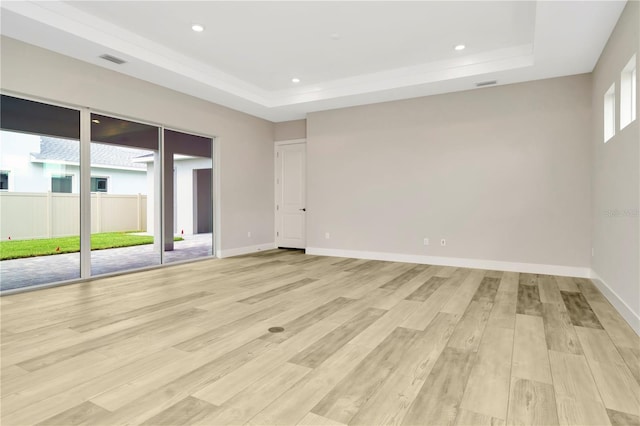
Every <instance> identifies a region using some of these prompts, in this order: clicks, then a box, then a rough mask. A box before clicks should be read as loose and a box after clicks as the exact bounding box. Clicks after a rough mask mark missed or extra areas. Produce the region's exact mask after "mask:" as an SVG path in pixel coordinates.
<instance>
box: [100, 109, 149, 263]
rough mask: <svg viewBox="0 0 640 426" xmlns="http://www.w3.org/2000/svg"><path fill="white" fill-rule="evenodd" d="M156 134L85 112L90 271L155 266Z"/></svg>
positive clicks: (147, 128)
mask: <svg viewBox="0 0 640 426" xmlns="http://www.w3.org/2000/svg"><path fill="white" fill-rule="evenodd" d="M159 135H160V133H159V128H158V127H154V126H150V125H146V124H141V123H136V122H133V121H128V120H123V119H119V118H113V117H108V116H104V115H99V114H91V275H100V274H106V273H112V272H118V271H125V270H130V269H137V268H142V267H146V266H153V265H158V264H160V244H159V240H160V238H159V235H160V226H161V224H160V215H159V214H160V208H159V206H160V202H159V199H158V194H159V182H160V177H159V176H160V170H159V164H160V155H159V152H160V151H159V145H160V144H159Z"/></svg>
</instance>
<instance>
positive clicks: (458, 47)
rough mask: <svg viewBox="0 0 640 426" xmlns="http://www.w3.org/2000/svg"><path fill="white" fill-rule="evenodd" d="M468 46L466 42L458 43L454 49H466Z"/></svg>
mask: <svg viewBox="0 0 640 426" xmlns="http://www.w3.org/2000/svg"><path fill="white" fill-rule="evenodd" d="M465 47H467V46H465V45H464V44H456V45H455V47H454V49H455V50H464V48H465Z"/></svg>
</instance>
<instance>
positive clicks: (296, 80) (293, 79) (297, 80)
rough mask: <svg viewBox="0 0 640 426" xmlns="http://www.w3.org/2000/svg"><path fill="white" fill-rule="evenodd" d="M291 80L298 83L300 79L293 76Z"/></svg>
mask: <svg viewBox="0 0 640 426" xmlns="http://www.w3.org/2000/svg"><path fill="white" fill-rule="evenodd" d="M291 82H292V83H300V79H299V78H295V77H294V78H292V79H291Z"/></svg>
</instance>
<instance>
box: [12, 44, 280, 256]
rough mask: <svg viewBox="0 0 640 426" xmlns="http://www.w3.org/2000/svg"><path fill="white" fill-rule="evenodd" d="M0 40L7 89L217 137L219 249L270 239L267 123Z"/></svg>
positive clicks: (270, 132)
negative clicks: (249, 235) (248, 234)
mask: <svg viewBox="0 0 640 426" xmlns="http://www.w3.org/2000/svg"><path fill="white" fill-rule="evenodd" d="M1 42H2V49H1V51H0V55H1V57H0V59H1V61H0V62H1V68H0V71H1V73H2V81H1V82H0V84H1V87H2V89H4V90H5V91H10V92H13V93H18V94H25V95H31V96H37V97H41V98H44V99H49V100H54V101H58V102H63V103H70V104H73V105H81V106H88V107H91V108H93V109H95V110H97V111H101V112H110V113H115V114H119V115H123V116H127V117H136V118H138V119H140V120H145V121H149V122H155V123H161V124H164V125H166V126H168V127H171V128H175V129H182V130H186V131H188V132H193V133H198V134H203V135H210V136H216V137H217V138H216V143H217V144H219V161H220V168H219V173H220V180H219V185H220V200H221V202H220V208H221V211H220V222H221V227H222V229H221V246H219V247H217V249H218V250H220V249H222V250H231V249H236V248H241V247H247V246H254V245H261V244H262V245H265V244H271V243H273V241H274V217H273V214H274V212H273V199H274V192H273V191H274V188H273V179H272V176H273V140H274V133H273V132H274V129H273V123H271V122H269V121H266V120H262V119H259V118H256V117H252V116H250V115H247V114H244V113H240V112H238V111H234V110H231V109H228V108H225V107H222V106H219V105H215V104H212V103H210V102H207V101H204V100H200V99H197V98H194V97H191V96H187V95H184V94H181V93H178V92H175V91H172V90H169V89H166V88H163V87H160V86H157V85H154V84H151V83H148V82H145V81H142V80H138V79H135V78H132V77H128V76H125V75H123V74H119V73H117V72H115V71H111V70H107V69H105V68H101V67H97V66H94V65H91V64H88V63H84V62H81V61H78V60H75V59H72V58H69V57H65V56H63V55H59V54H57V53H54V52H51V51H47V50H44V49H41V48H38V47H35V46H32V45H28V44H25V43H22V42H19V41H17V40H13V39H10V38H7V37H2V39H1ZM114 69H117V67H115V66H114ZM248 231H251V235H252V237H251V238H249V237H247V232H248Z"/></svg>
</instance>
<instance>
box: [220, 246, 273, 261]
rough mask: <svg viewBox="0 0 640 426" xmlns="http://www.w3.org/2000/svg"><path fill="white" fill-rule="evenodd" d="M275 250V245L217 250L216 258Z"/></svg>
mask: <svg viewBox="0 0 640 426" xmlns="http://www.w3.org/2000/svg"><path fill="white" fill-rule="evenodd" d="M274 248H276V243H275V242H273V243H265V244H257V245H255V246H246V247H238V248H232V249H225V250H218V251H217V252H216V257H218V258H220V259H222V258H223V257H232V256H240V255H241V254H249V253H255V252H257V251H262V250H271V249H274Z"/></svg>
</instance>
